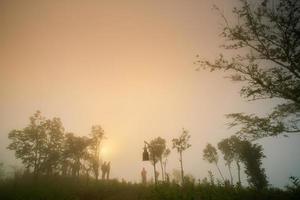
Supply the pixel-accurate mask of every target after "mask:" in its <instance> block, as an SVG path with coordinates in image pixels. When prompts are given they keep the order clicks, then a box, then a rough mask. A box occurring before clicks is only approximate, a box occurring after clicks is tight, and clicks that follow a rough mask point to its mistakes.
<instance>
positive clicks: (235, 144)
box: [229, 135, 242, 186]
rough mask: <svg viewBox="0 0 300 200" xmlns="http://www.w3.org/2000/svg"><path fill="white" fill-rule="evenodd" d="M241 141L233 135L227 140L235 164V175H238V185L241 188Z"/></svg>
mask: <svg viewBox="0 0 300 200" xmlns="http://www.w3.org/2000/svg"><path fill="white" fill-rule="evenodd" d="M241 142H242V141H241V140H240V139H239V138H238V137H237V136H235V135H233V136H231V137H230V138H229V144H230V146H231V150H232V151H233V160H234V161H235V163H236V166H237V173H238V185H239V186H241V184H242V182H241V165H240V162H241V158H240V157H241V156H240V148H241Z"/></svg>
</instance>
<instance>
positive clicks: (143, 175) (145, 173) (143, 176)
mask: <svg viewBox="0 0 300 200" xmlns="http://www.w3.org/2000/svg"><path fill="white" fill-rule="evenodd" d="M141 175H142V183H143V184H146V183H147V171H146V170H145V168H144V167H143V169H142V172H141Z"/></svg>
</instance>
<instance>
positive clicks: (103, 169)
mask: <svg viewBox="0 0 300 200" xmlns="http://www.w3.org/2000/svg"><path fill="white" fill-rule="evenodd" d="M101 171H102V180H104V179H105V174H106V162H104V163H103V164H102V165H101Z"/></svg>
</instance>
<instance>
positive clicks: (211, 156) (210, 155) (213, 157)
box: [203, 143, 225, 182]
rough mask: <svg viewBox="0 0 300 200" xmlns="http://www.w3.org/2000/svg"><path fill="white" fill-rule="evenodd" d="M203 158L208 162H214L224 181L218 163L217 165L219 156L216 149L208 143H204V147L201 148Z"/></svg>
mask: <svg viewBox="0 0 300 200" xmlns="http://www.w3.org/2000/svg"><path fill="white" fill-rule="evenodd" d="M203 160H206V161H208V162H209V163H214V164H215V165H216V167H217V169H218V171H219V173H220V175H221V177H222V179H223V181H224V182H225V179H224V177H223V174H222V172H221V170H220V168H219V165H218V162H219V156H218V152H217V149H216V148H215V147H214V146H212V145H211V144H209V143H208V144H207V145H206V147H205V149H204V150H203Z"/></svg>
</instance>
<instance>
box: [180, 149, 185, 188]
mask: <svg viewBox="0 0 300 200" xmlns="http://www.w3.org/2000/svg"><path fill="white" fill-rule="evenodd" d="M179 155H180V160H179V161H180V167H181V181H182V184H183V183H184V173H183V165H182V152H180V153H179Z"/></svg>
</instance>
